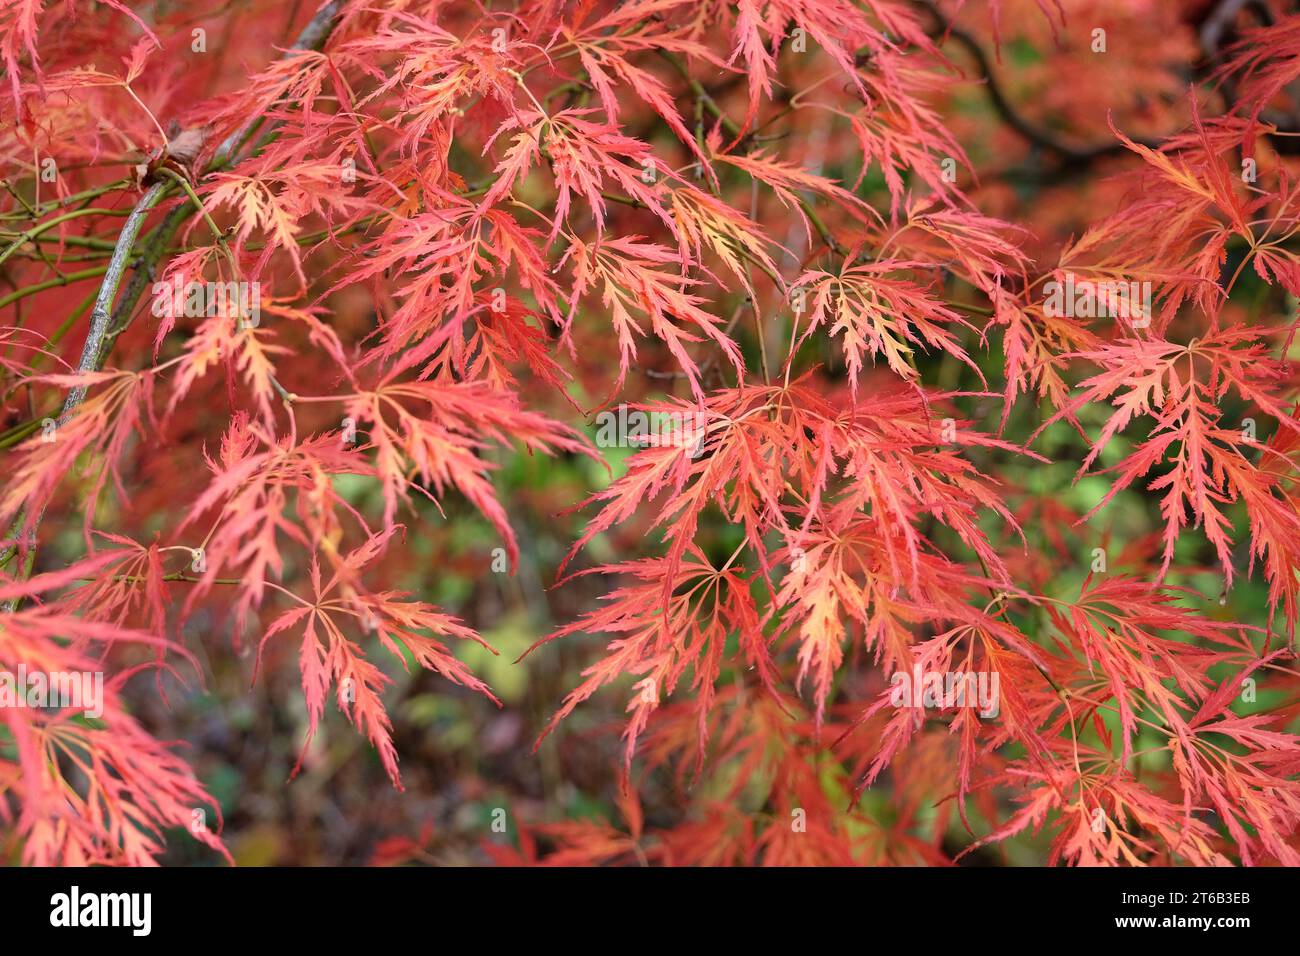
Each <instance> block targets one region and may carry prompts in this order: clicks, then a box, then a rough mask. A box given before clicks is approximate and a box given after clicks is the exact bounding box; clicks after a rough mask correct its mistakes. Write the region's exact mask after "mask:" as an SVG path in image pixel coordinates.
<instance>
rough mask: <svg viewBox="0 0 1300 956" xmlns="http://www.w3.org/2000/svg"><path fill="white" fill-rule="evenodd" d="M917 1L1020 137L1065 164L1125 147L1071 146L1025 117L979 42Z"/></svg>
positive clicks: (927, 1) (924, 0) (929, 2)
mask: <svg viewBox="0 0 1300 956" xmlns="http://www.w3.org/2000/svg"><path fill="white" fill-rule="evenodd" d="M918 2H919V3H920V4H921V6H923V7H925V8H926V9H927V10H928V11H929V12H930V13H931V15H933V16H934V18H935V20H936V21H937V22H938V26H939V28H938V29H937V30H934V31H931V34H930V35H931V36H934V37H940V38H947V37H951V38H952V39H954V40H956V41H957V42H958V43H960V44H961V45H962V46H963V47H965V48H966V52H967V53H969V54H970V56H971V59H973V60H974V61H975V66H976V68H977V69H978V70H979V73H980V75H981V76H982V77H983V79H984V88H985V89H986V90H988V94H989V102H990V103H991V104H992V106H993V109H994V111H995V112H996V113H997V114H998V116H1000V117H1001V118H1002V120H1003V122H1005V123H1006V124H1007V125H1008V126H1010V127H1011V128H1012V129H1013V130H1015V132H1016V133H1018V134H1020V136H1021V138H1023V139H1025V140H1026V141H1027V142H1029V143H1030V144H1032V145H1034V146H1037V147H1039V148H1040V149H1045V150H1048V151H1049V152H1052V153H1055V154H1056V155H1057V156H1059V157H1060V158H1061V160H1062V162H1063V163H1064V164H1065V165H1066V166H1085V165H1087V164H1088V163H1090V162H1092V161H1093V160H1096V159H1100V158H1102V157H1104V156H1113V155H1118V154H1121V153H1123V152H1124V151H1125V150H1126V149H1127V148H1128V147H1126V146H1125V145H1124V144H1123V143H1121V142H1118V141H1117V142H1113V143H1101V144H1098V145H1096V146H1071V145H1070V144H1068V143H1064V142H1062V141H1061V140H1059V139H1057V138H1056V137H1055V136H1053V135H1052V134H1051V133H1049V132H1048V131H1047V130H1045V129H1043V128H1042V127H1040V126H1037V125H1035V124H1033V123H1031V122H1030V121H1029V120H1027V119H1025V118H1024V117H1023V116H1022V115H1021V114H1020V112H1019V110H1017V109H1016V108H1015V106H1013V105H1012V103H1011V101H1010V100H1009V99H1007V96H1006V94H1005V93H1004V92H1003V91H1002V87H1001V86H1000V85H998V80H997V76H996V75H995V74H994V72H993V64H992V63H991V62H990V61H989V57H988V54H987V53H985V52H984V48H983V47H982V46H980V43H979V41H978V40H976V39H975V38H974V37H973V36H971V35H970V34H969V33H967V32H966V31H965V30H963V29H961V28H960V27H958V26H957V25H955V24H953V23H949V22H948V21H947V20H946V19H945V18H944V16H943V13H942V12H941V11H940V10H939V8H938V6H936V5H935V3H934V2H933V0H918ZM1134 142H1137V143H1139V144H1141V145H1143V146H1147V147H1149V148H1151V149H1155V148H1157V147H1158V146H1159V145H1160V144H1159V143H1157V142H1154V141H1151V140H1135V141H1134Z"/></svg>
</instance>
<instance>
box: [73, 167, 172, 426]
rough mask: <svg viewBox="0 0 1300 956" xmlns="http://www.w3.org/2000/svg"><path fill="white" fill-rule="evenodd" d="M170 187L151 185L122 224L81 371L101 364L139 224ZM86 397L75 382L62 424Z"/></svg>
mask: <svg viewBox="0 0 1300 956" xmlns="http://www.w3.org/2000/svg"><path fill="white" fill-rule="evenodd" d="M169 188H170V187H169V186H168V185H167V184H166V183H154V184H153V185H152V186H150V187H149V188H148V189H147V190H145V193H144V195H143V196H141V197H140V199H139V201H138V202H137V203H136V204H135V208H134V209H132V210H131V213H130V215H129V216H127V220H126V222H125V223H124V224H123V225H122V231H121V233H119V234H118V237H117V245H116V246H115V247H114V249H113V257H112V258H111V259H109V261H108V271H107V272H106V273H105V274H104V281H103V282H102V283H101V284H100V286H99V295H98V296H96V297H95V306H94V308H93V309H91V312H90V331H89V332H87V333H86V344H85V345H84V346H83V347H82V350H81V362H80V363H79V364H78V365H77V371H78V372H82V373H86V372H97V371H99V369H100V367H101V365H102V362H101V359H100V345H101V344H102V343H103V341H104V336H105V335H106V334H107V333H108V324H109V320H110V319H111V318H112V308H113V300H114V299H116V298H117V289H118V286H119V285H121V283H122V274H123V273H124V272H125V271H126V267H127V263H128V261H129V260H130V258H131V248H132V246H134V245H135V237H136V236H138V235H139V234H140V227H141V226H143V225H144V221H145V218H146V217H147V216H148V215H149V210H151V209H153V207H154V206H156V205H157V204H158V202H159V201H160V200H161V199H162V198H163V196H165V195H166V193H167V191H168V189H169ZM85 398H86V386H85V385H74V386H73V387H72V390H71V391H69V392H68V398H67V400H66V401H65V402H64V403H63V411H62V413H60V415H59V422H60V424H62V423H63V422H66V421H67V420H68V418H69V417H70V416H71V415H72V413H73V412H74V411H75V410H76V408H77V406H78V405H80V404H81V403H82V402H83V401H84V400H85Z"/></svg>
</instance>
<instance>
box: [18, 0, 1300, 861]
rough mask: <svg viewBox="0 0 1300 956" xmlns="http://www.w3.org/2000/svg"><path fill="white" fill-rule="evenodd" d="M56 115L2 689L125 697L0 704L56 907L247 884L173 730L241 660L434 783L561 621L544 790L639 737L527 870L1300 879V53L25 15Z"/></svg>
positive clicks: (35, 198) (844, 4)
mask: <svg viewBox="0 0 1300 956" xmlns="http://www.w3.org/2000/svg"><path fill="white" fill-rule="evenodd" d="M0 70H2V71H3V76H4V80H5V82H4V83H3V84H0V152H2V154H3V166H4V169H3V176H4V180H3V186H4V194H3V195H2V196H0V280H2V282H3V287H0V307H2V309H3V311H2V312H0V610H2V611H3V613H0V671H5V672H18V671H19V670H20V669H21V670H22V671H23V672H25V673H38V672H39V673H47V674H55V673H80V672H102V673H103V674H104V675H105V683H104V692H103V701H102V712H101V713H99V714H97V715H94V716H87V715H85V714H83V713H82V712H80V711H79V710H77V709H76V708H70V707H45V708H42V707H34V706H22V705H21V702H18V701H10V704H9V705H8V706H0V827H3V830H2V832H0V847H3V849H4V853H5V855H6V856H7V857H10V858H12V859H15V860H21V861H22V862H25V863H29V864H38V865H47V864H81V863H115V864H133V865H136V864H147V863H152V862H156V861H157V860H158V859H159V857H160V856H161V855H162V854H163V853H164V852H165V851H168V849H169V847H171V846H174V845H175V844H176V842H177V841H184V840H185V839H186V836H185V834H186V833H188V834H189V835H190V836H191V837H193V838H194V839H196V840H198V841H199V842H200V843H202V844H205V845H206V846H207V847H208V848H210V850H205V851H203V852H204V853H211V854H215V855H216V858H218V859H220V858H222V857H225V858H230V853H229V850H228V847H227V842H228V841H227V840H226V839H225V838H224V837H223V833H222V824H221V808H220V803H221V801H220V799H219V798H218V796H217V795H215V794H214V793H213V789H212V787H211V786H209V785H207V784H206V783H205V777H204V774H203V773H201V772H200V770H199V769H198V767H199V761H201V759H202V752H201V748H192V747H191V748H187V747H183V746H181V745H179V744H178V743H176V742H174V741H171V740H167V739H163V738H162V737H161V736H160V735H159V733H158V728H156V727H154V726H151V724H150V722H149V720H147V719H146V716H145V715H146V713H154V712H155V711H156V709H157V707H156V706H155V705H157V706H159V707H162V708H164V709H165V708H166V707H185V706H190V705H191V704H192V702H193V700H194V699H195V698H194V695H195V694H196V693H202V692H201V691H197V690H196V688H202V687H203V686H204V685H205V684H206V683H207V681H208V680H209V678H210V676H211V672H212V670H213V668H214V667H215V666H217V665H216V664H215V663H214V661H218V660H221V659H222V658H225V657H230V658H240V659H244V658H243V657H241V655H246V656H247V659H248V660H249V668H250V678H251V680H252V681H254V685H255V686H256V685H257V684H258V683H259V682H265V681H273V680H276V679H278V675H283V674H285V673H291V674H293V675H294V681H293V682H294V683H295V684H297V685H299V686H300V690H299V691H298V692H297V693H296V694H295V698H294V700H293V701H292V702H291V703H292V708H293V709H294V710H295V711H296V712H297V713H299V714H300V715H301V717H302V721H301V723H300V725H299V726H298V727H297V733H296V735H295V737H294V740H293V741H292V743H293V746H294V748H295V751H296V754H297V756H296V762H295V765H294V766H293V767H292V769H291V771H290V772H289V774H288V776H289V777H290V778H292V777H294V776H296V775H298V774H299V773H300V772H301V771H303V768H310V767H311V766H312V765H313V764H314V763H315V762H318V761H319V759H320V757H319V737H320V736H321V735H322V734H327V735H334V736H337V735H338V734H339V733H341V731H342V729H343V728H342V726H340V724H341V722H342V720H343V719H346V720H347V721H350V722H351V724H352V725H354V727H355V732H356V733H357V734H359V735H360V736H361V738H364V741H365V742H366V744H367V747H368V749H369V750H370V751H372V752H373V754H374V755H375V756H376V757H377V759H378V761H379V764H380V765H381V766H382V768H383V772H384V774H385V775H386V776H387V777H388V779H389V780H390V781H391V784H392V786H393V787H395V788H398V789H400V788H402V786H403V771H405V772H406V773H407V774H409V773H410V772H411V768H412V766H413V760H412V759H411V758H410V757H408V756H405V755H404V754H403V752H402V748H401V747H400V746H399V743H400V739H401V738H402V723H403V720H404V718H403V711H401V710H399V709H396V708H395V707H394V700H395V698H398V697H399V695H400V694H401V693H402V688H404V687H408V686H410V685H409V684H408V683H406V682H407V681H410V680H413V679H414V678H412V677H411V676H410V675H415V674H418V673H419V672H421V671H427V672H430V673H432V674H434V675H436V676H437V678H438V681H437V683H436V685H435V684H434V683H430V684H429V685H428V686H430V687H434V686H436V687H437V690H436V694H440V695H446V696H447V697H451V698H455V699H458V700H459V699H466V700H468V699H469V698H471V697H479V698H481V702H482V712H487V711H491V710H495V708H497V707H503V708H506V709H507V710H508V709H510V708H511V707H512V706H514V705H513V703H512V698H511V697H510V695H509V694H507V693H506V692H505V691H504V690H502V689H500V688H498V687H497V686H495V685H496V683H497V682H498V681H496V680H494V677H493V675H494V674H500V673H501V667H500V666H499V665H497V664H493V665H492V666H491V668H487V667H485V666H484V665H483V661H484V660H485V659H486V658H485V656H484V655H482V654H480V653H477V652H476V651H475V650H474V649H475V648H487V649H488V650H489V651H491V653H493V654H495V653H497V652H498V650H503V649H504V648H494V642H493V640H492V638H491V635H492V633H493V632H494V631H495V630H496V629H497V628H498V626H499V624H500V621H499V618H500V617H502V616H504V615H505V613H506V611H505V610H504V609H505V608H506V606H507V601H506V599H505V598H501V597H500V596H501V595H514V594H516V593H518V592H517V591H516V589H522V588H523V587H524V586H525V585H524V584H515V585H512V584H510V582H511V581H512V580H516V581H518V580H519V579H520V578H526V579H527V581H532V580H533V579H536V580H537V581H539V582H540V584H539V585H538V587H536V588H535V589H533V590H530V591H529V594H530V595H531V596H530V597H529V598H527V599H526V600H524V599H520V601H517V602H516V604H519V606H525V607H526V608H527V609H529V610H528V613H527V620H528V625H527V627H528V631H529V633H528V635H527V640H526V642H525V644H524V645H522V646H518V647H517V648H515V650H514V651H513V652H512V653H511V654H510V655H509V656H510V660H513V658H514V657H516V656H518V657H519V660H518V661H515V662H514V663H513V664H512V665H510V666H511V667H512V668H513V669H514V670H515V671H522V672H523V675H524V681H525V682H526V683H531V682H533V681H534V675H542V674H543V673H544V672H545V673H546V674H548V675H552V676H553V675H554V673H555V669H557V668H560V667H561V662H563V664H564V667H563V685H562V686H559V687H558V689H557V684H556V682H555V681H554V680H552V679H550V677H546V678H545V679H543V677H541V676H537V677H536V682H537V687H538V688H544V692H545V694H546V695H547V699H546V701H545V703H546V704H547V706H549V708H550V710H551V712H552V713H553V717H552V718H551V719H549V721H548V720H546V719H544V718H543V719H540V720H538V719H535V717H536V715H535V714H534V713H533V712H532V709H531V708H521V710H520V713H521V716H522V718H523V719H524V720H525V721H526V731H527V740H521V741H519V745H518V747H517V749H519V750H527V749H528V748H529V747H530V746H531V747H532V750H533V751H536V753H535V754H533V753H532V752H530V753H529V754H528V756H527V758H526V759H528V760H530V761H541V760H543V759H546V753H547V748H553V747H555V746H556V743H555V738H556V737H563V736H564V735H566V734H569V733H574V734H583V735H587V736H590V737H592V738H598V739H600V740H603V741H606V742H609V740H610V739H611V738H617V743H616V745H615V746H610V747H606V748H605V749H604V750H602V753H607V755H608V761H607V762H608V765H609V772H608V776H607V777H606V778H605V783H604V784H603V785H602V786H604V791H603V793H604V798H605V799H606V800H607V804H606V806H607V809H608V810H609V812H608V813H606V814H605V815H604V816H603V817H592V816H591V815H590V814H576V813H575V814H569V813H565V812H563V811H562V810H561V809H560V808H558V807H547V808H543V809H542V810H540V811H539V812H536V813H525V814H522V816H521V818H520V820H519V824H520V826H519V827H518V828H517V829H516V832H514V833H512V835H511V838H510V839H508V840H505V841H500V840H498V841H491V840H489V841H487V842H486V847H485V851H486V853H487V854H488V855H490V856H492V857H493V858H495V859H498V860H501V861H505V862H521V861H528V862H545V863H558V864H573V863H582V864H588V863H609V862H641V863H647V862H654V863H664V864H719V865H739V864H755V863H763V864H807V865H816V864H832V865H839V864H884V863H907V864H918V863H924V864H948V863H952V862H954V861H956V860H960V859H962V858H964V857H966V855H967V854H977V855H983V856H986V858H989V859H993V860H1002V861H1003V862H1015V863H1024V862H1039V863H1042V862H1051V863H1056V862H1064V863H1069V864H1081V865H1089V864H1119V865H1146V864H1192V865H1221V864H1247V865H1249V864H1257V863H1267V864H1284V865H1298V864H1300V832H1298V831H1297V824H1300V737H1297V734H1296V731H1297V727H1298V726H1300V670H1297V668H1296V662H1295V642H1296V633H1295V632H1296V625H1297V620H1298V619H1300V490H1298V489H1297V477H1298V476H1300V471H1298V469H1300V457H1297V456H1298V453H1300V414H1298V412H1297V404H1296V402H1297V397H1298V394H1300V393H1298V392H1297V385H1298V384H1300V379H1298V378H1297V367H1296V360H1297V358H1298V357H1300V351H1297V348H1298V346H1297V344H1296V342H1295V332H1296V329H1297V322H1298V321H1300V319H1298V318H1297V306H1296V302H1297V297H1300V237H1298V233H1300V185H1297V174H1298V173H1300V163H1298V162H1297V156H1300V13H1297V12H1296V11H1294V10H1293V9H1290V4H1287V3H1283V2H1280V0H1267V2H1258V3H1245V4H1243V3H1239V2H1231V0H1228V2H1211V0H1179V2H1154V0H1151V2H1144V0H1060V2H1057V0H990V2H989V3H965V2H963V0H945V2H926V0H922V2H917V0H739V2H720V0H631V2H620V3H615V2H607V0H573V2H564V0H517V2H504V3H491V2H485V3H466V2H447V0H372V2H362V0H330V2H327V3H324V4H322V5H319V6H313V3H304V4H298V3H294V4H282V3H268V2H265V0H249V2H244V3H239V4H233V5H231V4H218V3H197V4H195V3H185V4H174V3H169V2H165V0H153V2H140V3H135V2H130V0H105V2H102V3H89V2H84V0H0ZM619 416H622V417H621V418H620V417H619ZM632 416H636V420H638V421H642V422H650V423H653V426H652V427H649V428H646V429H641V430H639V431H636V433H635V434H631V435H629V434H626V430H625V429H621V428H614V429H610V428H607V427H606V426H607V425H608V424H609V423H610V422H611V421H613V422H626V421H628V420H630V418H631V417H632ZM521 462H524V463H526V464H520V463H521ZM520 468H526V471H525V472H524V474H525V475H526V477H525V478H523V479H520V478H519V477H518V470H519V469H520ZM561 469H569V470H568V471H567V472H565V473H566V474H579V475H582V476H584V481H585V484H586V485H587V487H586V488H579V487H575V486H574V483H573V482H571V481H567V480H565V481H559V480H558V479H556V483H555V484H552V476H554V475H559V474H560V473H561ZM512 472H514V473H515V477H514V478H510V479H508V480H507V478H503V476H509V475H510V474H511V473H512ZM448 529H465V530H464V534H465V535H466V536H467V537H466V538H465V539H464V540H466V541H470V542H471V544H469V545H465V544H464V543H463V541H462V542H461V543H458V544H455V545H454V546H453V543H452V540H451V538H450V537H448V533H447V532H448ZM521 529H526V532H527V533H524V531H523V530H521ZM539 529H540V531H542V532H545V533H546V534H547V536H546V537H545V540H540V539H539ZM552 538H553V539H554V540H555V541H557V542H561V547H560V548H559V549H557V548H553V547H550V546H549V542H550V541H551V539H552ZM429 542H432V546H431V548H425V549H424V550H421V548H423V547H424V546H425V545H427V544H428V543H429ZM453 567H454V568H455V574H457V575H459V576H461V577H463V578H465V579H467V581H468V582H469V583H468V584H467V585H466V586H465V587H464V588H460V589H459V591H456V590H455V589H449V588H442V587H440V578H441V577H443V576H444V575H447V576H450V575H451V574H452V573H453V572H452V570H451V569H452V568H453ZM512 576H513V577H512ZM529 586H531V585H529ZM457 594H459V597H458V596H457ZM483 594H490V595H496V596H497V597H494V598H492V599H491V600H485V599H482V598H481V595H483ZM476 595H478V596H479V597H476ZM511 600H514V599H511ZM520 602H522V604H520ZM520 652H522V653H520ZM561 655H563V657H561ZM575 662H576V666H573V665H574V664H575ZM922 675H937V676H938V677H939V678H940V680H939V682H938V683H939V684H941V683H942V678H943V677H944V675H947V676H948V678H951V677H952V675H958V678H959V680H960V679H964V677H965V676H970V677H971V679H972V683H971V684H970V685H969V686H971V687H974V686H976V685H975V683H974V678H975V676H976V675H978V676H979V681H980V683H979V686H980V687H981V688H985V689H987V688H991V689H992V692H993V694H994V698H993V699H989V700H987V701H982V703H983V704H986V705H987V706H983V707H982V708H981V707H974V706H970V703H971V702H970V701H967V700H961V699H952V696H951V694H948V695H947V696H945V695H943V694H938V695H937V696H934V697H933V698H931V697H929V696H927V694H926V693H918V694H917V695H915V696H909V695H906V694H905V695H902V699H901V700H900V695H899V693H898V688H899V687H900V683H901V684H906V683H907V682H908V681H910V680H912V679H913V677H914V676H917V677H919V676H922ZM923 683H924V684H925V687H926V688H929V687H930V686H931V685H930V683H929V681H928V679H927V680H925V681H923ZM936 686H938V685H937V684H936ZM186 688H188V690H186ZM949 690H951V679H950V680H949ZM211 693H215V692H214V691H213V692H211ZM538 693H539V694H540V693H542V691H541V690H539V691H538ZM981 693H983V691H981ZM173 696H175V697H176V700H174V701H173V700H172V699H171V698H172V697H173ZM3 702H4V701H3V699H0V704H3ZM466 706H473V707H479V706H480V705H479V704H478V703H474V704H467V705H466ZM335 709H337V711H341V713H342V715H343V718H338V720H337V721H336V719H335V718H334V716H333V713H332V712H333V711H334V710H335ZM477 712H478V711H476V713H477ZM620 712H621V713H620ZM583 721H585V722H583ZM575 723H576V724H577V726H575ZM332 725H333V726H332ZM273 732H274V730H273V728H272V727H271V726H270V725H269V724H256V725H254V729H253V730H249V731H248V733H249V734H261V733H267V734H270V733H273ZM534 740H535V741H536V742H535V744H534ZM601 746H602V747H604V744H602V745H601ZM357 759H361V758H357ZM417 760H418V758H417ZM485 773H487V772H486V771H485ZM488 775H489V776H490V773H489V774H488ZM300 782H301V781H295V780H292V779H291V780H289V781H287V782H284V783H283V784H282V785H283V786H284V787H287V788H290V789H292V788H293V787H295V786H297V785H299V783H300ZM412 832H413V831H412ZM428 839H430V837H429V836H428V834H427V832H426V834H425V835H424V836H423V837H422V838H421V841H427V840H428ZM421 841H415V843H413V844H412V846H415V844H417V843H419V842H421ZM404 852H405V851H404V850H403V849H402V847H401V846H398V845H396V844H388V845H386V846H385V847H384V849H383V852H382V853H380V854H378V856H380V857H383V858H385V859H387V858H390V857H397V858H401V857H402V854H403V853H404Z"/></svg>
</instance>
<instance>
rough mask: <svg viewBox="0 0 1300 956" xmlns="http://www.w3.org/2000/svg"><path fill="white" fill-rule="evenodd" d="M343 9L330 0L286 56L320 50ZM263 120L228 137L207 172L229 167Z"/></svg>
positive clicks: (255, 120)
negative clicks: (304, 51)
mask: <svg viewBox="0 0 1300 956" xmlns="http://www.w3.org/2000/svg"><path fill="white" fill-rule="evenodd" d="M342 8H343V0H330V2H329V3H327V4H325V6H323V7H321V8H320V9H319V10H317V11H316V15H315V16H314V17H312V18H311V20H310V21H308V23H307V25H306V26H305V27H303V28H302V32H301V33H299V34H298V39H296V40H295V41H294V42H293V46H291V47H289V49H288V50H287V51H286V55H288V54H292V53H298V52H301V51H303V50H316V49H319V48H320V47H321V46H322V45H323V44H324V43H325V40H326V39H327V38H328V37H329V35H330V32H331V31H332V30H333V29H334V19H335V18H336V17H337V16H338V15H339V11H340V10H341V9H342ZM262 119H263V118H262V117H261V116H258V117H255V118H253V119H251V120H249V121H248V122H247V123H245V124H244V125H243V126H241V127H240V128H239V129H237V130H235V131H234V132H233V133H231V134H230V135H229V136H227V137H226V138H225V139H224V140H223V141H222V143H221V145H220V146H218V147H217V151H216V153H214V154H213V157H212V162H211V163H210V164H209V165H208V169H207V172H212V171H213V170H216V169H220V168H222V167H224V166H226V165H229V163H230V160H231V158H232V157H233V156H234V155H235V153H237V152H238V151H239V150H240V148H242V147H243V145H244V143H246V142H247V141H248V139H249V137H251V136H252V135H253V133H254V132H256V131H257V128H258V127H259V126H260V125H261V124H262Z"/></svg>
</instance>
